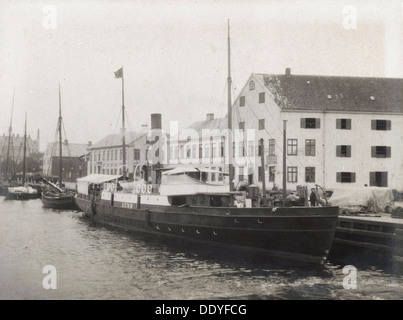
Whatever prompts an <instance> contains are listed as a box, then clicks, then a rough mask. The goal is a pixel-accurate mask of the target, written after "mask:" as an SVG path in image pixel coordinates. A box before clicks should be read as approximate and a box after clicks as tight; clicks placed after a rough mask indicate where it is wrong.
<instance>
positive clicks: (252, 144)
mask: <svg viewBox="0 0 403 320" xmlns="http://www.w3.org/2000/svg"><path fill="white" fill-rule="evenodd" d="M254 156H255V141H249V142H248V157H254Z"/></svg>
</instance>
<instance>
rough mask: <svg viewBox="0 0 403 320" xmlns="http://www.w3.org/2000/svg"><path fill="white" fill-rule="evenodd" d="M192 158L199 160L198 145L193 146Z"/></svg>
mask: <svg viewBox="0 0 403 320" xmlns="http://www.w3.org/2000/svg"><path fill="white" fill-rule="evenodd" d="M192 158H197V154H196V145H195V144H194V145H192Z"/></svg>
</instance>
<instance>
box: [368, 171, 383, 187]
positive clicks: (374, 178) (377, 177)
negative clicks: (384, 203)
mask: <svg viewBox="0 0 403 320" xmlns="http://www.w3.org/2000/svg"><path fill="white" fill-rule="evenodd" d="M369 185H370V186H371V187H387V186H388V172H387V171H386V172H382V171H375V172H370V173H369Z"/></svg>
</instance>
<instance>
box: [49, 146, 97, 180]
mask: <svg viewBox="0 0 403 320" xmlns="http://www.w3.org/2000/svg"><path fill="white" fill-rule="evenodd" d="M90 146H91V143H90V142H89V143H88V144H79V143H69V142H68V141H67V140H65V141H64V142H63V143H62V180H63V181H69V182H74V181H76V179H77V178H79V177H82V176H86V175H87V160H88V159H87V154H88V148H89V147H90ZM59 159H60V157H59V143H58V142H53V143H48V145H47V147H46V151H45V154H44V156H43V175H44V176H45V177H54V178H56V177H58V176H59V168H60V161H59Z"/></svg>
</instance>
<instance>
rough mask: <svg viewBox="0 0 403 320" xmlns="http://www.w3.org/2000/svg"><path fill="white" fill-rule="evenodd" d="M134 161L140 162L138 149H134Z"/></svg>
mask: <svg viewBox="0 0 403 320" xmlns="http://www.w3.org/2000/svg"><path fill="white" fill-rule="evenodd" d="M134 160H140V149H134Z"/></svg>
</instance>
